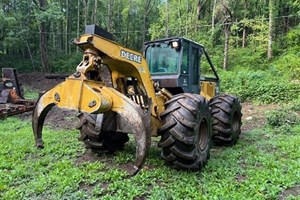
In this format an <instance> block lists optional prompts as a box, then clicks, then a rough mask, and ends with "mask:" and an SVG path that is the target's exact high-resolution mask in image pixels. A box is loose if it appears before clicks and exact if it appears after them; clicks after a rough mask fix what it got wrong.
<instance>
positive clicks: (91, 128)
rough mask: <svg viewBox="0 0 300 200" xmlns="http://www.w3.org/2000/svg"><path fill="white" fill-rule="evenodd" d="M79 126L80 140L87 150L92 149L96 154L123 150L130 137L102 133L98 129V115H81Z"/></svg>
mask: <svg viewBox="0 0 300 200" xmlns="http://www.w3.org/2000/svg"><path fill="white" fill-rule="evenodd" d="M78 117H79V119H80V122H79V125H78V126H77V129H79V130H80V136H79V140H81V141H83V142H84V144H85V147H86V149H91V151H93V152H95V153H104V152H105V153H114V152H115V151H118V150H122V149H123V148H124V145H125V143H126V142H128V141H129V137H128V135H127V134H125V133H120V132H113V131H101V132H100V130H98V129H97V127H96V123H97V115H96V114H85V113H81V114H79V116H78Z"/></svg>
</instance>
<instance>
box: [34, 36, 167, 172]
mask: <svg viewBox="0 0 300 200" xmlns="http://www.w3.org/2000/svg"><path fill="white" fill-rule="evenodd" d="M74 43H75V44H76V45H78V46H79V47H80V48H81V49H82V50H83V51H84V55H83V60H82V62H81V63H80V64H79V65H78V66H77V69H76V72H75V73H74V74H73V75H71V76H69V77H68V78H66V80H65V81H64V82H63V83H61V84H59V85H57V86H55V87H54V88H53V89H51V90H49V91H48V92H46V93H45V94H43V95H42V96H41V97H40V99H39V100H38V102H37V104H36V107H35V110H34V113H33V121H32V126H33V132H34V136H35V140H36V146H37V147H39V148H43V147H44V143H43V140H42V129H43V124H44V120H45V118H46V116H47V113H48V112H49V110H50V109H51V108H52V107H53V106H54V105H56V106H58V107H60V108H63V109H69V110H77V111H78V112H86V113H93V114H97V113H105V112H110V111H113V112H116V113H118V114H119V115H120V116H121V117H122V118H123V119H124V121H126V122H127V125H126V127H124V129H126V130H131V132H132V133H133V134H134V137H135V140H136V144H137V145H136V161H135V165H134V167H135V172H134V173H137V172H138V170H139V169H140V168H141V167H142V166H143V163H144V161H145V158H146V154H147V151H148V149H149V147H150V138H151V134H153V132H156V130H157V128H158V127H159V124H160V121H159V120H158V117H157V116H158V110H159V109H163V108H158V105H157V100H156V96H155V95H156V94H155V90H154V87H153V82H152V80H151V75H150V72H149V69H148V66H147V63H146V61H145V59H144V58H143V56H142V55H141V54H140V53H138V52H135V51H132V50H130V49H127V48H125V47H122V46H120V45H118V44H117V43H115V42H112V41H110V40H108V39H106V38H104V37H101V36H98V35H93V34H85V35H82V36H81V37H80V38H78V39H76V40H75V42H74ZM102 67H108V69H109V70H110V72H111V80H112V87H109V86H107V85H106V84H105V83H104V82H103V81H102V80H101V78H99V77H100V76H99V75H100V74H101V68H102ZM128 82H129V83H130V84H132V90H133V92H130V88H128V84H127V83H128ZM130 86H131V85H130ZM133 100H134V101H133Z"/></svg>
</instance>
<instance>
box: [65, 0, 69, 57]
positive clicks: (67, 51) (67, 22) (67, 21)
mask: <svg viewBox="0 0 300 200" xmlns="http://www.w3.org/2000/svg"><path fill="white" fill-rule="evenodd" d="M65 44H66V45H65V53H66V54H68V53H69V0H66V33H65Z"/></svg>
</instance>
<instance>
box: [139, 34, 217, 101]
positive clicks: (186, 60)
mask: <svg viewBox="0 0 300 200" xmlns="http://www.w3.org/2000/svg"><path fill="white" fill-rule="evenodd" d="M144 45H145V50H144V56H145V57H146V60H147V63H148V66H149V70H150V73H151V75H152V79H153V81H154V82H158V83H159V85H160V87H163V88H166V89H168V90H169V91H170V92H171V93H173V94H178V93H183V92H189V93H197V94H200V92H201V91H202V92H203V94H207V92H208V94H209V96H210V97H208V98H211V97H212V96H214V95H216V94H218V92H219V91H218V88H219V77H218V75H217V73H216V71H215V68H214V66H213V64H212V63H211V60H210V58H209V56H208V54H207V53H206V51H205V48H204V47H203V46H202V45H201V44H198V43H196V42H194V41H192V40H189V39H186V38H183V37H179V38H167V39H161V40H155V41H151V42H146V43H145V44H144ZM203 54H204V55H205V57H206V60H207V61H208V65H207V66H208V68H210V71H212V73H211V75H212V76H210V77H206V76H203V74H201V73H200V72H201V70H200V68H201V67H202V66H201V56H202V55H203Z"/></svg>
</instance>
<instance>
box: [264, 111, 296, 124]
mask: <svg viewBox="0 0 300 200" xmlns="http://www.w3.org/2000/svg"><path fill="white" fill-rule="evenodd" d="M266 118H267V124H268V125H269V126H271V127H280V126H284V125H286V126H292V125H295V124H297V123H299V122H300V118H299V116H298V114H297V113H296V112H295V111H293V110H291V108H290V107H289V108H281V109H278V110H272V111H269V112H267V114H266Z"/></svg>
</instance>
